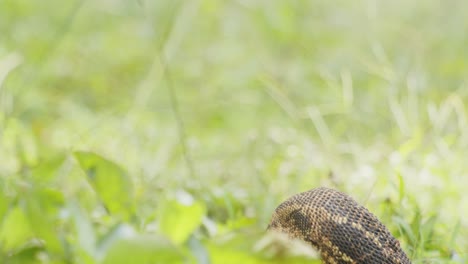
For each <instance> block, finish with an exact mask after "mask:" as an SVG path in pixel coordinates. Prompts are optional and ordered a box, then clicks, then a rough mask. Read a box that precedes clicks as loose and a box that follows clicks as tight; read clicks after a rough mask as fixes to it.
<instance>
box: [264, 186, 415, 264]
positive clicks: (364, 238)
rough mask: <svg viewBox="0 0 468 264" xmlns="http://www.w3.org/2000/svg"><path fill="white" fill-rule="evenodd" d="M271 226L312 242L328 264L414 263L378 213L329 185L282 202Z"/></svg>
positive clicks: (270, 227) (323, 260)
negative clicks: (376, 214) (379, 218)
mask: <svg viewBox="0 0 468 264" xmlns="http://www.w3.org/2000/svg"><path fill="white" fill-rule="evenodd" d="M268 229H270V230H277V231H280V232H284V233H286V234H288V235H289V236H290V237H292V238H299V239H302V240H304V241H306V242H308V243H310V244H311V245H313V246H314V247H315V248H317V249H318V250H319V251H320V254H321V256H322V262H323V263H325V264H349V263H353V264H374V263H383V264H411V261H410V260H409V258H408V257H407V256H406V254H405V252H404V251H403V250H402V249H401V247H400V242H399V241H398V240H397V239H395V238H394V237H393V236H392V234H390V231H388V229H387V227H385V225H383V224H382V223H381V222H380V221H379V220H378V219H377V217H375V216H374V215H373V214H372V213H371V212H369V210H367V209H366V208H365V207H364V206H362V205H360V204H358V203H357V202H356V201H355V200H354V199H353V198H351V197H349V196H348V195H346V194H344V193H342V192H339V191H336V190H333V189H329V188H323V187H322V188H317V189H313V190H310V191H307V192H303V193H299V194H296V195H294V196H293V197H291V198H289V199H288V200H286V201H285V202H283V203H282V204H280V205H279V206H278V208H276V210H275V212H274V213H273V216H272V219H271V221H270V224H269V225H268Z"/></svg>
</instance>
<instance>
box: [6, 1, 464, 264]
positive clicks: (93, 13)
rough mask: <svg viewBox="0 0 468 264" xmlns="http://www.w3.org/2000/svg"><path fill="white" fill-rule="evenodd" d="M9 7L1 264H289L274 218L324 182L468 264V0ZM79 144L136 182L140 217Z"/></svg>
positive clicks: (425, 253)
mask: <svg viewBox="0 0 468 264" xmlns="http://www.w3.org/2000/svg"><path fill="white" fill-rule="evenodd" d="M3 2H4V3H3V4H2V5H3V7H2V8H0V29H1V32H4V33H2V38H1V40H0V157H1V160H2V162H1V163H0V176H1V178H0V179H1V180H0V188H1V189H2V191H3V192H2V193H1V198H2V199H1V202H0V220H1V222H0V253H1V254H0V257H1V259H0V260H1V261H0V262H2V263H3V262H6V263H72V262H81V263H100V262H105V263H110V262H113V261H114V260H115V259H119V257H120V255H119V254H118V252H119V250H121V249H122V247H123V248H125V247H128V248H132V249H135V247H136V248H138V247H140V246H142V245H141V244H145V243H147V244H148V245H149V247H148V248H150V249H151V250H154V249H155V248H157V249H158V250H156V251H154V252H158V254H164V257H165V260H166V262H167V261H174V262H176V261H179V260H180V261H181V259H187V260H189V261H198V262H199V263H208V262H206V261H205V262H204V260H206V259H209V258H210V256H211V258H212V259H214V260H218V261H219V260H220V259H222V258H223V256H224V257H225V258H230V260H231V261H235V259H234V260H233V259H232V258H233V256H239V258H240V259H242V261H244V262H245V263H274V262H272V261H273V260H271V259H269V258H268V256H269V254H270V253H271V252H266V253H265V252H263V253H262V252H256V251H255V248H256V246H255V242H256V241H259V240H260V239H261V238H260V237H261V235H262V234H263V232H264V230H265V228H266V225H267V223H268V220H269V217H270V215H271V212H272V211H273V210H274V208H275V207H276V206H277V205H278V204H279V203H280V202H281V201H282V200H283V199H285V198H287V197H288V196H290V195H292V194H294V193H297V192H300V191H304V190H307V189H311V188H314V187H317V186H331V187H334V188H338V189H340V190H342V191H345V192H347V193H348V194H350V195H351V196H353V197H354V198H356V199H357V200H358V201H359V202H360V203H362V204H364V205H366V206H367V207H368V208H369V209H370V210H371V211H372V212H374V213H375V214H376V215H377V216H378V217H379V218H380V219H381V220H382V221H383V222H384V223H385V224H386V225H387V226H388V227H389V228H390V230H391V231H392V233H393V234H395V236H397V237H398V238H399V239H400V240H401V243H402V245H403V247H404V248H405V250H406V251H407V252H408V253H409V255H410V256H411V258H412V259H413V260H414V262H415V263H445V262H449V261H452V262H453V263H464V262H465V261H466V260H467V258H468V255H467V254H468V250H467V248H468V239H467V238H468V233H467V231H466V230H468V222H467V220H466V219H465V218H464V217H463V216H464V212H468V196H467V195H465V193H464V188H465V187H464V186H466V185H468V177H467V175H466V171H467V168H468V167H467V165H466V162H464V157H465V156H467V154H468V153H467V149H468V122H467V121H468V119H467V106H466V104H465V102H466V100H467V99H468V89H466V87H465V86H466V77H465V75H466V70H467V68H468V65H467V62H466V55H467V54H466V49H465V46H466V42H467V37H466V34H465V32H467V30H468V28H467V27H468V20H467V18H466V16H465V14H464V12H463V10H466V7H467V6H466V4H465V3H464V2H461V1H458V2H457V1H456V2H451V3H450V4H443V3H439V2H436V1H413V2H406V1H393V2H391V3H387V2H382V1H357V2H356V1H354V2H352V3H351V2H347V1H338V2H339V3H333V4H332V3H329V2H326V1H309V2H302V1H292V2H282V1H261V0H258V1H210V0H203V1H96V2H93V1H76V2H73V3H65V2H62V1H53V0H48V1H46V2H47V3H42V2H41V4H38V3H33V2H31V3H29V2H27V1H26V2H25V1H13V0H7V1H3ZM75 151H89V152H95V153H97V154H99V155H101V156H102V157H104V158H105V159H106V160H111V161H113V162H115V165H116V166H117V167H120V168H122V169H123V170H125V171H127V172H128V175H129V176H128V177H130V178H131V181H132V183H133V185H132V186H133V187H132V192H134V199H135V201H134V202H135V206H134V208H131V209H130V208H127V209H128V211H125V209H122V208H121V209H117V211H122V212H123V211H125V212H124V214H125V215H132V216H131V217H130V216H129V217H128V218H125V219H122V218H119V216H116V215H115V214H114V213H112V212H110V211H109V208H108V203H109V202H108V201H107V202H106V201H105V199H104V200H103V199H102V198H100V196H102V195H103V194H102V192H103V190H102V189H101V188H98V189H96V188H95V187H93V182H92V179H93V178H92V177H91V176H90V175H93V174H92V173H91V174H90V173H89V171H85V172H87V174H85V173H84V171H83V170H82V169H84V168H82V167H80V166H79V165H78V162H77V160H76V157H75V156H74V155H72V154H73V153H75ZM106 164H107V163H106ZM99 166H101V165H97V167H99ZM106 166H107V165H106ZM104 167H105V166H104ZM89 177H91V178H89ZM109 188H111V187H109ZM104 192H105V191H104ZM187 200H189V202H187ZM31 201H34V202H31ZM178 203H181V204H180V206H182V207H183V206H184V205H185V206H193V207H190V208H191V209H189V208H187V210H186V211H184V210H179V211H181V212H179V211H174V213H173V214H172V215H171V211H170V210H168V209H167V208H168V206H169V205H171V204H172V205H174V204H178ZM38 208H43V209H44V211H45V213H44V214H43V215H41V214H39V211H40V210H39V209H38ZM200 208H203V210H201V209H200ZM198 209H200V210H198ZM161 212H164V213H161ZM190 212H197V213H194V214H191V213H190ZM200 214H201V216H200ZM33 216H34V217H38V218H39V220H34V218H33ZM184 217H185V218H190V217H194V219H193V221H192V222H189V224H182V225H183V227H185V228H183V227H181V228H180V229H178V228H176V229H172V228H168V225H167V221H176V220H174V219H178V218H184ZM15 219H16V220H18V219H19V220H18V221H20V223H22V224H21V225H18V227H17V228H18V232H19V233H18V234H20V235H17V236H15V234H14V233H11V232H13V231H9V232H7V231H5V230H6V228H7V227H8V229H9V230H12V229H11V228H12V227H14V222H15V221H13V220H15ZM171 219H173V220H171ZM21 221H22V222H21ZM162 222H164V223H165V224H161V223H162ZM180 223H184V221H181V222H180ZM193 223H196V227H195V228H192V226H191V225H190V224H193ZM199 223H201V224H199ZM41 225H43V226H42V227H41ZM83 230H84V231H83ZM180 230H182V231H180ZM184 230H185V231H184ZM81 231H83V232H84V233H81ZM179 231H180V232H182V233H177V232H179ZM11 237H16V239H13V240H11ZM173 237H178V238H179V237H182V238H181V239H176V240H175V241H174V239H172V240H171V238H173ZM246 237H247V239H246ZM59 238H60V239H59ZM249 238H251V239H249ZM119 239H121V240H119ZM152 239H153V240H152ZM245 240H249V241H248V242H249V243H239V242H238V241H245ZM115 241H117V242H115ZM220 241H222V243H221V242H220ZM88 242H89V243H88ZM218 242H219V243H218ZM122 245H123V246H122ZM257 246H258V245H257ZM148 248H144V247H140V249H141V250H140V251H138V252H139V253H140V258H139V259H140V260H141V261H155V260H154V259H152V258H153V257H154V254H151V252H152V251H151V250H148ZM106 256H107V259H106ZM130 257H131V256H130ZM124 260H125V259H124V258H123V259H121V261H124ZM127 260H128V259H127ZM106 261H107V262H106ZM268 261H270V262H268ZM281 261H286V260H281V259H280V260H278V261H277V262H276V263H282V262H281ZM299 261H302V260H301V259H300V260H299ZM156 263H158V262H156ZM299 263H300V262H299Z"/></svg>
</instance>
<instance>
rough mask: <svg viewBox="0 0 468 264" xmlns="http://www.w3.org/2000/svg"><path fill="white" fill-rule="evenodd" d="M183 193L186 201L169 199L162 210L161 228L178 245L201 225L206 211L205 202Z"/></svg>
mask: <svg viewBox="0 0 468 264" xmlns="http://www.w3.org/2000/svg"><path fill="white" fill-rule="evenodd" d="M183 195H184V196H185V197H186V198H184V199H183V200H185V201H181V200H169V201H167V202H166V203H164V204H163V205H162V207H161V211H160V221H159V224H160V230H161V231H162V232H163V233H164V234H165V235H166V236H167V237H169V238H170V239H171V241H172V242H174V243H175V244H177V245H180V244H182V243H184V242H185V241H186V240H187V239H188V238H189V237H190V235H191V234H192V233H193V231H195V229H197V228H198V227H199V226H200V224H201V223H202V220H203V217H204V215H205V213H206V208H205V205H204V204H203V203H200V202H197V201H194V200H193V199H192V198H191V196H189V194H186V193H184V194H183ZM187 197H189V198H188V199H187Z"/></svg>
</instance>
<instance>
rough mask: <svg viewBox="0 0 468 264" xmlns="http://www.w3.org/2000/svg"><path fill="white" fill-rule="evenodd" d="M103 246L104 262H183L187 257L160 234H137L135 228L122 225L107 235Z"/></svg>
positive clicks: (162, 263)
mask: <svg viewBox="0 0 468 264" xmlns="http://www.w3.org/2000/svg"><path fill="white" fill-rule="evenodd" d="M101 248H102V249H103V250H104V252H103V253H104V258H103V261H102V262H101V263H103V264H127V263H154V264H159V263H161V264H165V263H174V264H177V263H182V261H183V260H184V259H185V258H186V256H185V254H183V252H182V251H180V250H179V249H177V248H176V247H174V246H173V245H172V244H171V243H170V242H169V241H168V240H167V239H165V238H163V237H159V236H149V235H139V234H135V232H134V231H133V229H132V228H131V227H129V226H126V225H120V226H118V227H117V228H116V229H114V230H112V231H111V233H110V234H109V235H108V236H107V238H106V239H105V241H104V242H103V245H101Z"/></svg>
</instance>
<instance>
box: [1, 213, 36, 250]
mask: <svg viewBox="0 0 468 264" xmlns="http://www.w3.org/2000/svg"><path fill="white" fill-rule="evenodd" d="M33 237H34V233H33V229H32V226H31V225H30V222H29V220H28V217H27V215H26V213H25V212H24V210H23V209H22V208H21V207H19V206H16V207H14V208H12V209H11V210H10V211H9V212H8V213H7V215H6V217H5V219H4V221H3V224H2V226H1V229H0V245H1V247H2V249H3V250H4V251H10V250H13V249H15V248H18V247H20V246H22V245H24V244H25V243H26V242H28V241H29V239H31V238H33Z"/></svg>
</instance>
